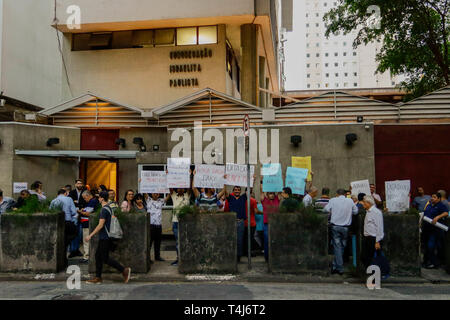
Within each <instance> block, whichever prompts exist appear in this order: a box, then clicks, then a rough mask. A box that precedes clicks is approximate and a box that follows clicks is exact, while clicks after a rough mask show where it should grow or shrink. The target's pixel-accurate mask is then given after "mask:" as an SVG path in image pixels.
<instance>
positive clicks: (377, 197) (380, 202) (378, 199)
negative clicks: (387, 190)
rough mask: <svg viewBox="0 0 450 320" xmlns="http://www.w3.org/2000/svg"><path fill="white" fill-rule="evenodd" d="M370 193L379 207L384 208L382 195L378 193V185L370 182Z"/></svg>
mask: <svg viewBox="0 0 450 320" xmlns="http://www.w3.org/2000/svg"><path fill="white" fill-rule="evenodd" d="M370 194H371V195H372V198H373V199H374V201H375V204H376V206H377V208H380V209H383V200H382V199H381V197H380V195H379V194H377V193H376V187H375V184H373V183H371V184H370Z"/></svg>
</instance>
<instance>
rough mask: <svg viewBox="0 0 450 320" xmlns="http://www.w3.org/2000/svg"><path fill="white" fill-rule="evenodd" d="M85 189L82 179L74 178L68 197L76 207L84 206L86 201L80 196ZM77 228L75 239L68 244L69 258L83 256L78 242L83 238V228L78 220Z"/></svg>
mask: <svg viewBox="0 0 450 320" xmlns="http://www.w3.org/2000/svg"><path fill="white" fill-rule="evenodd" d="M85 190H86V187H85V186H84V182H83V180H81V179H77V180H75V189H73V190H72V191H70V193H69V197H71V198H72V199H73V202H74V203H75V206H76V207H77V209H83V208H84V207H86V201H85V200H84V199H83V197H82V196H81V195H82V193H83V191H85ZM77 228H78V231H77V236H76V237H75V239H73V241H72V243H71V244H70V255H69V258H73V257H81V256H83V254H82V253H81V252H80V242H81V241H82V239H83V230H82V228H81V223H80V222H79V221H78V225H77Z"/></svg>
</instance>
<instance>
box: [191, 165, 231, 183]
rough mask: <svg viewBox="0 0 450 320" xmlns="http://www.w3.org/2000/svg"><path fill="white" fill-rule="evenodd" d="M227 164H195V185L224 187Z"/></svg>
mask: <svg viewBox="0 0 450 320" xmlns="http://www.w3.org/2000/svg"><path fill="white" fill-rule="evenodd" d="M224 175H225V166H215V165H208V164H197V165H196V166H195V179H194V187H196V188H215V189H217V188H223V186H224V184H225V178H224Z"/></svg>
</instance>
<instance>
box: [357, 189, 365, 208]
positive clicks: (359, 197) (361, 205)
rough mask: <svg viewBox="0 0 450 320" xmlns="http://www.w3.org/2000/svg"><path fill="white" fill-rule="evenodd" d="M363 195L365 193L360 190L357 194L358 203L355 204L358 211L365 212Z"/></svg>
mask: <svg viewBox="0 0 450 320" xmlns="http://www.w3.org/2000/svg"><path fill="white" fill-rule="evenodd" d="M365 196H366V194H365V193H362V192H361V193H359V194H358V203H357V204H356V206H357V207H358V213H362V212H365V209H364V205H363V201H364V197H365Z"/></svg>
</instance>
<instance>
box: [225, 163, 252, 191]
mask: <svg viewBox="0 0 450 320" xmlns="http://www.w3.org/2000/svg"><path fill="white" fill-rule="evenodd" d="M225 173H226V175H227V178H226V180H225V184H226V185H229V186H239V187H247V165H245V164H233V163H227V165H226V168H225ZM254 174H255V166H250V187H253V180H254V179H253V175H254Z"/></svg>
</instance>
